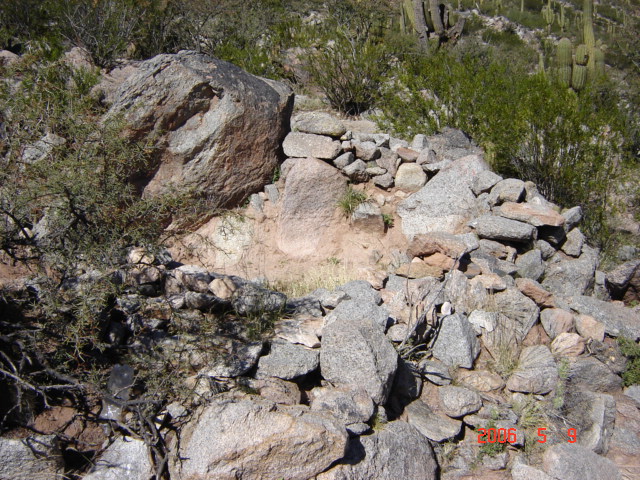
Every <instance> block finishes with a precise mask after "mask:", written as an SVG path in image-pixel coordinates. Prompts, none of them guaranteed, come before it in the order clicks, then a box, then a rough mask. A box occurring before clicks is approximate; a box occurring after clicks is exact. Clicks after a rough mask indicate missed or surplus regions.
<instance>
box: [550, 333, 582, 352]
mask: <svg viewBox="0 0 640 480" xmlns="http://www.w3.org/2000/svg"><path fill="white" fill-rule="evenodd" d="M582 352H584V339H583V338H582V337H581V336H580V335H578V334H577V333H566V332H563V333H560V334H558V336H557V337H556V338H555V339H554V340H553V342H551V353H553V354H554V355H561V356H563V357H577V356H578V355H580V354H581V353H582Z"/></svg>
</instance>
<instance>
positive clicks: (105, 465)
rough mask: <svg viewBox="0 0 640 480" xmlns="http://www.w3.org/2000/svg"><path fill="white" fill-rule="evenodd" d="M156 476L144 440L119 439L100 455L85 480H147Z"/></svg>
mask: <svg viewBox="0 0 640 480" xmlns="http://www.w3.org/2000/svg"><path fill="white" fill-rule="evenodd" d="M154 474H155V469H154V468H153V464H152V463H151V458H150V457H149V448H148V447H147V445H146V444H145V443H144V442H143V441H142V440H137V439H135V438H128V439H125V438H123V437H118V438H117V439H116V440H115V441H114V442H113V443H112V444H111V445H109V446H108V447H107V449H106V450H105V451H104V453H103V454H102V455H100V457H99V459H98V461H97V462H96V463H95V466H94V467H93V468H92V469H91V472H90V473H89V474H88V475H85V476H84V477H82V478H83V480H119V479H121V478H127V479H131V480H147V479H149V478H150V477H151V476H152V475H154Z"/></svg>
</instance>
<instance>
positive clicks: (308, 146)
mask: <svg viewBox="0 0 640 480" xmlns="http://www.w3.org/2000/svg"><path fill="white" fill-rule="evenodd" d="M282 149H283V150H284V154H285V155H286V156H288V157H295V158H320V159H324V160H333V159H334V158H336V157H337V156H338V154H339V153H340V150H341V147H340V142H338V141H337V140H332V139H331V138H330V137H325V136H323V135H314V134H311V133H299V132H291V133H289V134H288V135H287V136H286V138H285V139H284V142H282Z"/></svg>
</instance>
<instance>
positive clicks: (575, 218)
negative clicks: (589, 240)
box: [562, 207, 582, 232]
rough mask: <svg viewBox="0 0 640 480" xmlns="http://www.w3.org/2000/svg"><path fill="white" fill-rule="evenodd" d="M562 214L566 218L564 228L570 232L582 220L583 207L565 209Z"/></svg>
mask: <svg viewBox="0 0 640 480" xmlns="http://www.w3.org/2000/svg"><path fill="white" fill-rule="evenodd" d="M562 216H563V217H564V220H565V224H564V228H565V229H566V231H567V232H568V231H569V230H571V229H573V227H575V226H576V225H578V224H579V223H580V221H581V220H582V207H573V208H570V209H569V210H565V211H564V212H562Z"/></svg>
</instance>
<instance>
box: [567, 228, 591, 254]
mask: <svg viewBox="0 0 640 480" xmlns="http://www.w3.org/2000/svg"><path fill="white" fill-rule="evenodd" d="M585 241H586V239H585V236H584V235H583V234H582V232H581V231H580V229H578V228H574V229H573V230H571V231H570V232H569V233H567V238H566V239H565V241H564V243H563V244H562V247H561V249H562V251H563V252H564V253H566V254H567V255H569V256H571V257H579V256H580V254H581V253H582V246H583V245H584V242H585Z"/></svg>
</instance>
